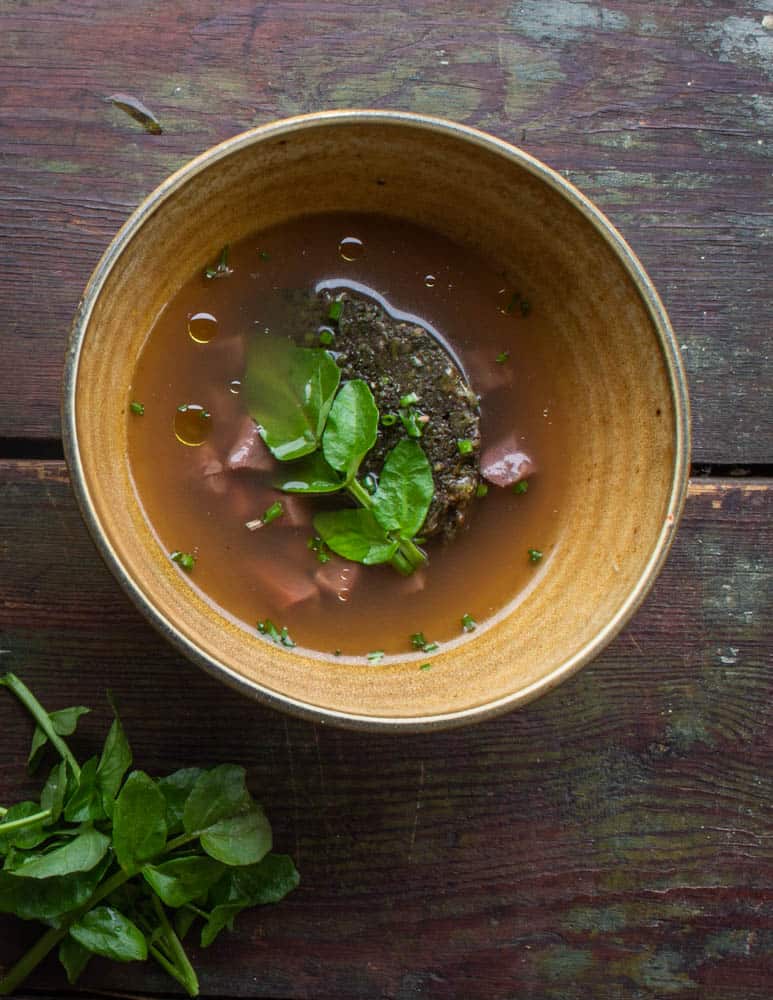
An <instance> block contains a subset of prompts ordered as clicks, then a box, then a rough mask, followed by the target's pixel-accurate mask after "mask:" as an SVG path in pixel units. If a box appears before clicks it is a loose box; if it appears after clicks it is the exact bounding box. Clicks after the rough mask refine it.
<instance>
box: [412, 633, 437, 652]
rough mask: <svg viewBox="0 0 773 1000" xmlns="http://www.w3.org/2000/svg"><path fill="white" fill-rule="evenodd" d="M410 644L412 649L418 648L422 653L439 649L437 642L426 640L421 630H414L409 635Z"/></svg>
mask: <svg viewBox="0 0 773 1000" xmlns="http://www.w3.org/2000/svg"><path fill="white" fill-rule="evenodd" d="M411 645H412V646H413V648H414V649H420V650H421V651H422V652H424V653H434V652H435V650H437V649H440V643H439V642H427V640H426V639H425V637H424V633H423V632H414V633H413V635H412V636H411Z"/></svg>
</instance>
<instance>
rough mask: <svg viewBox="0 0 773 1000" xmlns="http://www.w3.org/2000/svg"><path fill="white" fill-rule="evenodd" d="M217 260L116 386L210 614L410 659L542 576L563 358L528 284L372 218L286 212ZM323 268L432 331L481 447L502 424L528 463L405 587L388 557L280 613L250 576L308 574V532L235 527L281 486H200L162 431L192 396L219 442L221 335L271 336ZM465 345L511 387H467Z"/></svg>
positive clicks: (327, 648)
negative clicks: (212, 325) (466, 391)
mask: <svg viewBox="0 0 773 1000" xmlns="http://www.w3.org/2000/svg"><path fill="white" fill-rule="evenodd" d="M346 237H357V238H359V239H360V240H362V242H363V245H364V252H363V254H362V255H361V257H360V258H359V259H358V260H355V261H346V260H344V259H342V256H341V254H340V252H339V244H340V241H341V240H342V239H344V238H346ZM261 254H268V255H269V258H268V259H264V258H263V257H262V256H261ZM204 263H205V262H202V269H203V266H204ZM229 264H230V266H231V267H232V268H233V273H232V274H231V275H229V276H228V277H226V278H221V279H217V280H210V281H207V280H205V279H204V278H203V276H202V273H201V272H199V273H197V274H195V275H194V276H193V277H192V278H191V279H190V281H188V283H187V284H186V285H185V286H184V287H183V288H181V289H180V291H179V292H178V294H177V295H176V296H175V297H174V299H173V300H172V301H171V302H170V303H169V305H168V306H167V307H166V309H165V310H164V311H163V313H162V314H161V316H160V317H159V319H158V320H157V322H156V324H155V325H154V327H153V329H152V330H151V331H150V332H149V336H148V338H147V341H146V343H145V346H144V349H143V351H142V354H141V357H140V359H139V363H138V365H137V369H136V371H135V374H134V379H133V384H132V386H131V391H130V398H131V399H134V400H139V401H141V402H142V403H143V404H144V407H145V412H144V415H143V416H141V417H138V416H136V415H134V414H132V413H131V412H129V415H128V420H129V458H130V463H131V470H132V474H133V477H134V481H135V485H136V490H137V494H138V496H139V498H140V501H141V503H142V506H143V508H144V511H145V514H146V516H147V519H148V521H149V522H150V524H151V525H152V527H153V529H154V530H155V533H156V535H157V537H158V539H159V541H160V544H161V545H162V546H163V547H164V549H165V550H166V551H167V552H171V551H173V550H183V551H193V552H195V554H196V565H195V568H194V570H193V572H192V573H191V574H190V576H187V577H186V578H187V579H188V580H189V582H190V584H191V585H192V586H195V587H196V588H197V589H199V590H200V592H202V593H203V594H204V595H205V596H206V598H207V599H208V600H209V601H210V602H211V603H212V604H213V605H215V606H216V607H218V608H219V609H220V610H221V611H222V612H223V613H225V614H226V615H228V616H229V617H231V618H233V619H235V620H237V621H239V622H241V623H243V625H244V627H245V628H247V629H248V630H250V631H252V632H254V630H255V626H256V622H257V620H258V619H266V618H269V619H271V620H272V621H274V622H275V623H276V624H277V625H278V626H280V627H281V626H287V627H288V629H289V632H290V635H291V636H292V638H293V639H294V640H295V642H296V643H297V644H298V646H299V647H305V648H307V649H310V650H315V651H318V652H322V653H330V654H332V653H333V652H334V651H335V650H340V651H341V653H342V654H343V655H347V656H365V655H366V654H367V653H368V652H371V651H374V650H383V651H385V652H386V653H387V654H403V653H412V652H414V650H413V649H412V647H411V643H410V636H411V634H412V633H415V632H419V631H421V632H423V633H424V635H425V637H426V638H427V640H428V641H438V642H441V643H443V642H447V641H449V640H452V639H458V638H459V637H460V636H462V635H463V633H462V630H461V618H462V616H463V615H465V614H470V615H472V617H473V618H474V619H475V621H476V622H477V623H478V631H480V629H482V628H484V627H485V624H486V622H487V621H490V620H491V619H493V618H494V617H496V616H497V615H498V614H499V613H500V612H502V611H503V610H504V609H506V608H507V606H508V605H511V604H512V602H513V601H516V600H517V599H518V597H519V595H522V594H523V593H524V591H525V589H526V588H527V587H529V586H530V585H531V584H532V583H533V582H534V581H535V579H536V578H537V577H538V576H539V574H541V573H542V572H544V570H545V566H546V565H547V563H548V562H549V558H550V555H551V553H552V552H553V551H554V549H555V548H556V546H557V544H558V535H557V533H558V523H559V514H560V510H561V503H562V497H563V495H564V491H565V489H566V488H567V483H566V477H565V475H564V474H563V462H562V456H561V442H562V439H563V435H562V427H563V426H564V425H565V420H566V419H567V417H566V414H565V413H564V412H562V409H561V406H560V393H559V391H558V386H559V385H560V377H561V376H560V367H561V366H560V360H557V358H556V357H555V356H554V354H555V352H554V351H552V349H551V338H550V329H549V324H548V322H547V319H546V317H545V316H544V314H541V310H540V302H539V299H535V297H534V293H533V290H531V289H528V288H524V287H522V286H519V284H518V281H517V278H514V277H512V276H506V275H505V274H504V272H502V271H501V270H500V271H498V270H497V269H496V268H494V267H492V266H491V264H490V263H489V262H487V261H486V260H484V259H482V258H481V257H479V256H477V255H476V254H474V253H471V252H470V251H469V250H468V249H466V248H464V247H462V246H459V245H457V244H455V243H453V242H451V241H450V240H448V239H446V238H445V237H443V236H441V235H439V234H437V233H434V232H431V231H429V230H426V229H423V228H420V227H418V226H416V225H413V224H411V223H407V222H404V221H400V220H396V219H391V218H385V217H379V216H371V215H356V216H355V215H343V214H336V215H319V216H314V217H305V218H301V219H297V220H294V221H291V222H288V223H285V224H283V225H282V226H279V227H277V228H275V229H273V230H268V231H265V232H263V233H260V234H257V235H256V236H253V237H250V238H249V239H246V240H244V241H242V242H241V243H239V244H238V245H236V246H233V247H232V248H231V251H230V258H229ZM428 276H432V278H433V279H434V280H433V281H430V280H429V279H428ZM335 278H340V279H344V280H346V281H347V282H348V281H357V282H361V283H362V284H364V285H365V286H367V287H369V288H372V289H374V290H375V291H377V292H378V293H379V294H380V295H382V296H383V297H384V298H386V299H387V301H388V302H389V303H390V304H391V305H392V306H393V307H395V308H396V309H399V310H403V311H406V312H410V313H413V314H415V315H417V316H419V317H421V318H422V320H424V321H425V322H426V323H428V324H430V325H431V326H432V327H434V328H435V329H436V330H438V331H440V332H441V333H442V335H443V337H444V338H445V339H447V340H448V342H449V343H450V344H451V345H452V346H453V348H454V350H455V352H456V353H457V355H458V356H459V357H460V359H461V360H462V362H463V364H464V365H465V368H466V370H467V371H468V373H469V374H470V376H471V383H472V385H473V388H474V389H475V390H476V391H477V392H479V393H480V394H481V432H482V439H483V444H484V446H485V444H486V442H487V441H491V440H494V439H495V438H496V437H497V436H498V435H500V436H501V435H502V433H503V431H504V430H506V429H510V428H515V429H517V432H518V435H519V438H520V442H521V445H522V447H523V450H524V451H526V452H527V453H528V454H530V455H531V456H532V458H533V459H534V460H535V461H536V463H537V465H538V471H537V472H536V473H535V474H534V475H533V476H532V477H531V479H530V481H529V490H528V492H527V493H525V494H515V493H513V491H512V490H511V489H500V488H498V487H496V486H490V487H489V492H488V494H487V496H485V497H484V498H481V499H477V500H476V501H475V505H474V509H473V511H472V512H471V515H470V517H469V519H468V526H467V527H466V528H465V529H463V530H462V531H461V532H460V534H459V535H458V536H457V537H456V539H455V540H454V541H453V542H451V543H449V544H445V545H444V544H443V543H433V544H430V545H429V546H428V554H429V557H430V563H429V568H428V570H427V571H426V573H425V577H424V580H425V585H424V589H423V590H420V591H418V592H411V589H412V588H411V584H410V583H406V581H405V580H403V579H402V578H401V577H400V576H399V575H398V574H397V573H396V572H395V571H394V570H393V569H391V568H390V567H380V566H377V567H362V569H361V571H360V574H359V583H358V585H357V586H355V587H354V588H353V590H352V592H351V594H350V595H349V599H348V600H347V601H341V600H340V599H338V598H337V597H335V596H334V595H327V594H325V595H323V596H321V597H320V598H319V599H318V600H312V601H307V602H305V603H303V604H301V605H299V606H296V607H293V608H292V609H290V610H289V611H286V612H285V611H283V610H282V609H281V608H279V607H277V606H275V605H273V604H272V597H271V595H270V592H269V589H268V588H267V587H266V585H265V583H263V582H262V581H263V579H264V577H265V573H266V572H267V571H270V567H272V566H275V565H277V564H279V563H282V562H283V561H285V560H292V561H294V562H295V563H296V564H297V565H298V566H301V567H303V568H304V572H308V573H309V574H310V575H313V574H314V572H315V570H316V569H318V568H319V563H318V562H317V561H316V557H315V555H314V553H313V552H311V551H309V549H308V547H307V542H308V539H309V538H310V537H311V535H312V534H313V530H312V529H311V527H310V526H302V527H288V526H287V525H286V524H283V523H282V521H281V520H279V521H275V522H274V523H272V524H270V525H267V526H265V527H264V528H261V529H259V530H257V531H252V532H251V531H249V530H247V529H246V528H245V521H246V520H249V519H250V518H254V517H260V515H261V514H262V513H263V511H264V510H265V509H266V507H267V506H268V503H270V502H271V501H272V500H273V499H282V496H281V494H276V495H271V494H269V493H267V485H266V484H265V483H264V482H262V480H261V477H260V476H258V475H256V474H254V473H248V472H238V473H236V472H235V473H230V477H231V479H232V480H233V482H234V490H235V491H236V493H238V496H236V495H235V493H234V491H231V490H229V491H228V492H227V493H226V494H224V495H222V496H221V495H217V494H215V493H213V492H212V490H211V489H209V488H208V487H207V484H206V482H205V480H204V479H203V478H202V477H200V476H199V475H197V474H196V472H195V471H194V470H195V469H196V463H197V461H199V459H198V457H197V456H199V455H200V450H199V449H198V448H195V447H188V446H186V445H184V444H181V443H180V442H179V441H178V440H177V438H176V436H175V434H174V430H173V427H174V421H175V415H176V411H177V407H178V406H180V405H181V404H185V403H188V404H191V403H195V404H199V405H201V406H202V407H204V408H206V409H207V410H208V411H209V412H210V413H211V425H210V426H211V429H210V432H209V437H208V442H209V443H210V444H211V445H212V446H213V447H214V448H215V449H216V450H218V451H219V452H220V453H223V452H225V451H227V449H228V446H229V445H230V444H231V443H232V439H233V437H234V428H235V425H236V424H237V423H238V421H239V420H240V418H241V417H242V416H243V411H242V409H241V405H240V402H239V397H238V396H237V395H234V394H233V393H232V392H231V391H230V389H229V383H231V381H232V380H234V379H239V378H240V377H241V375H242V372H241V371H239V370H234V367H233V362H232V361H229V359H228V358H227V356H226V353H225V352H224V350H223V345H224V342H225V341H226V338H227V337H229V336H231V335H233V334H238V333H245V334H248V332H249V331H250V330H253V329H255V328H256V324H257V325H258V326H259V327H260V328H263V327H268V328H269V329H271V330H273V331H274V332H281V329H282V325H283V316H285V315H286V312H285V311H286V309H287V300H286V297H283V295H282V293H283V290H287V289H308V291H309V293H310V294H312V293H313V290H314V287H315V285H316V284H317V283H318V282H320V281H324V280H330V279H335ZM514 291H518V292H520V293H522V294H523V295H525V296H526V297H527V298H528V299H529V301H530V304H531V307H532V309H531V313H530V315H529V316H528V317H526V318H524V317H523V316H522V315H521V313H520V310H519V309H518V307H517V306H516V307H515V308H514V309H513V310H512V311H510V312H507V306H508V304H509V303H510V302H511V298H512V294H513V292H514ZM198 313H209V314H211V315H212V316H214V317H216V319H217V334H216V336H215V337H214V338H213V339H212V340H211V341H210V342H209V343H203V344H202V343H196V342H195V341H194V340H193V339H192V338H191V336H190V335H189V333H188V320H189V317H191V316H192V315H195V314H198ZM504 351H508V352H509V359H508V361H507V362H506V363H505V365H501V366H500V365H499V364H497V361H496V358H497V355H499V354H500V353H501V352H504ZM475 357H477V358H478V361H477V365H480V363H481V359H484V364H485V366H486V368H487V369H488V371H489V372H490V373H493V374H494V376H499V375H501V374H502V369H505V368H507V369H509V371H510V372H511V373H512V382H511V384H510V386H509V388H506V389H499V390H497V391H494V392H485V391H483V388H482V386H481V382H480V380H477V384H476V378H475V370H476V363H474V358H475ZM127 408H128V407H127ZM267 501H268V502H267ZM531 548H534V549H539V550H540V551H542V552H543V554H544V555H543V559H542V560H541V561H540V562H539V563H538V564H535V563H533V562H531V561H530V559H529V556H528V550H529V549H531ZM181 573H182V571H181ZM183 575H185V574H183ZM418 655H420V654H418Z"/></svg>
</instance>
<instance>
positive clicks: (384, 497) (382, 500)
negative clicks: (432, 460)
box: [373, 440, 434, 538]
mask: <svg viewBox="0 0 773 1000" xmlns="http://www.w3.org/2000/svg"><path fill="white" fill-rule="evenodd" d="M433 493H434V484H433V482H432V470H431V469H430V466H429V460H428V459H427V456H426V455H425V454H424V451H423V450H422V448H421V446H420V445H419V444H417V442H416V441H414V440H403V441H399V442H398V443H397V444H396V445H395V447H394V448H393V449H392V450H391V451H390V452H389V454H388V455H387V457H386V461H385V462H384V469H383V471H382V473H381V477H380V479H379V485H378V489H377V490H376V492H375V494H374V496H373V516H374V517H375V519H376V520H377V521H378V523H379V524H380V525H381V527H382V528H383V529H384V530H385V531H393V532H396V533H397V534H399V535H400V536H401V537H402V538H413V536H414V535H415V534H416V533H417V532H418V531H419V530H420V529H421V526H422V524H424V519H425V518H426V516H427V511H428V510H429V505H430V503H431V502H432V496H433Z"/></svg>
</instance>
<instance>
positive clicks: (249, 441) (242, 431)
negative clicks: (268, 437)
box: [226, 414, 274, 472]
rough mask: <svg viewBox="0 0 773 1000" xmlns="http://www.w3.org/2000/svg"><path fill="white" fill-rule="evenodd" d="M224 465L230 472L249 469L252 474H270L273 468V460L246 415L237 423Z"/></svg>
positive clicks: (250, 419) (253, 423)
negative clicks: (234, 435)
mask: <svg viewBox="0 0 773 1000" xmlns="http://www.w3.org/2000/svg"><path fill="white" fill-rule="evenodd" d="M226 465H227V466H228V468H229V469H231V470H232V471H236V470H238V469H249V470H250V471H252V472H270V471H271V469H272V468H273V467H274V459H273V458H272V457H271V452H270V451H269V450H268V448H267V447H266V445H265V443H264V442H263V439H262V438H261V436H260V432H259V431H258V428H257V425H256V423H255V421H254V420H253V419H252V417H250V416H248V415H246V414H245V415H244V416H243V417H242V419H241V420H240V421H239V426H238V430H237V433H236V437H235V438H234V440H233V443H232V445H231V447H230V450H229V452H228V458H227V459H226Z"/></svg>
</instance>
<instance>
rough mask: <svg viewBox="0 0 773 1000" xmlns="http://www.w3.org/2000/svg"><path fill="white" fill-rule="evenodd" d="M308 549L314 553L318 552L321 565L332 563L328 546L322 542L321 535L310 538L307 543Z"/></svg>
mask: <svg viewBox="0 0 773 1000" xmlns="http://www.w3.org/2000/svg"><path fill="white" fill-rule="evenodd" d="M306 547H307V548H309V549H311V551H312V552H316V554H317V560H318V561H319V562H321V563H327V562H330V553H329V550H328V547H327V545H326V544H325V543H324V542H323V541H322V539H321V538H320V537H319V535H315V536H314V537H313V538H310V539H309V540H308V542H307V543H306Z"/></svg>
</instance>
